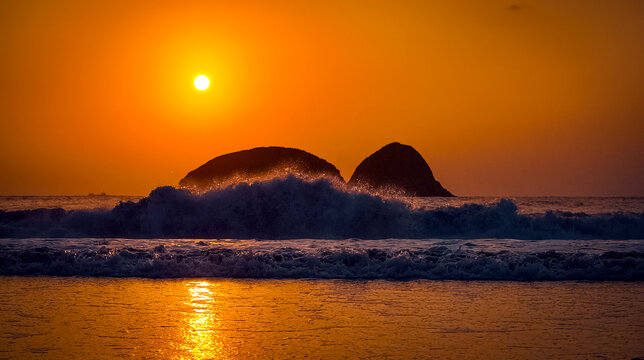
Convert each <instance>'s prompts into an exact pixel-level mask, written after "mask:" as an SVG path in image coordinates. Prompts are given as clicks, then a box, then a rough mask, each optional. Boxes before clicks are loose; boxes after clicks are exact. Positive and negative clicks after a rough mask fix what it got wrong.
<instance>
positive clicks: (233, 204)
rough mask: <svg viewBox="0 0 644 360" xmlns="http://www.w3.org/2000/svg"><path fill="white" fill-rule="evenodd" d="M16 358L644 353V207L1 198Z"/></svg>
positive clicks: (589, 202) (173, 194)
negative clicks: (643, 282)
mask: <svg viewBox="0 0 644 360" xmlns="http://www.w3.org/2000/svg"><path fill="white" fill-rule="evenodd" d="M0 276H2V277H0V289H1V294H0V314H1V315H0V316H1V318H0V320H1V321H0V323H1V324H2V328H1V329H0V330H1V331H0V358H3V357H9V358H22V357H39V356H42V357H47V358H50V357H57V358H74V357H76V358H88V357H93V358H100V357H103V358H111V357H133V358H141V357H143V358H146V357H147V358H159V357H160V358H262V359H263V358H304V357H308V358H320V357H322V358H366V357H377V358H480V357H484V358H539V359H541V358H543V359H549V358H610V359H613V358H633V357H638V356H640V357H641V356H644V347H643V346H642V344H644V328H643V325H642V324H644V321H643V320H644V319H643V318H642V316H643V315H642V314H643V312H642V310H644V309H642V304H643V303H644V302H643V300H644V297H643V295H644V286H642V280H644V198H636V197H635V198H580V197H576V198H571V197H516V198H493V197H469V198H464V197H459V198H402V197H396V198H391V197H389V198H388V197H378V196H373V195H371V194H365V193H354V192H351V191H347V190H343V189H338V188H337V187H336V186H334V185H333V184H331V183H329V182H327V181H324V180H321V181H314V182H305V181H301V180H298V179H294V178H286V179H274V180H272V181H268V182H263V183H256V184H253V185H247V184H246V185H240V186H236V187H231V188H226V189H220V190H215V191H211V192H209V193H206V194H192V193H189V192H187V191H184V190H180V189H174V188H170V187H163V188H159V189H156V190H154V191H152V193H151V194H150V195H149V196H145V197H115V196H87V197H68V196H66V197H2V198H0Z"/></svg>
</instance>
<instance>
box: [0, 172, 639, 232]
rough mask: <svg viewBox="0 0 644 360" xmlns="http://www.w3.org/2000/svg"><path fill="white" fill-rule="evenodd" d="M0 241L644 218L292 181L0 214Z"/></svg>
mask: <svg viewBox="0 0 644 360" xmlns="http://www.w3.org/2000/svg"><path fill="white" fill-rule="evenodd" d="M0 237H3V238H29V237H68V238H78V237H124V238H154V237H157V238H236V239H248V238H265V239H295V238H317V239H321V238H324V239H346V238H361V239H383V238H515V239H643V238H644V213H607V214H593V215H589V214H585V213H570V212H554V211H550V212H547V213H545V214H537V215H526V214H520V213H518V212H517V207H516V205H515V204H514V203H513V202H512V201H511V200H501V201H499V202H498V203H495V204H491V205H479V204H468V205H463V206H460V207H448V208H440V209H434V210H422V209H413V208H411V207H410V206H409V204H407V203H404V202H402V201H398V200H395V199H384V198H381V197H378V196H373V195H370V194H366V193H358V192H351V191H344V190H341V189H339V188H337V187H336V186H334V185H333V184H332V183H331V182H329V181H328V180H324V179H321V180H316V181H304V180H301V179H298V178H295V177H293V176H291V177H286V178H276V179H272V180H270V181H263V182H257V183H253V184H246V183H242V184H237V185H234V186H230V187H227V188H225V189H220V190H213V191H210V192H207V193H205V194H194V193H191V192H189V191H188V190H184V189H176V188H173V187H160V188H157V189H155V190H153V191H152V192H151V193H150V195H149V196H148V197H146V198H143V199H141V200H139V201H137V202H129V201H128V202H122V203H120V204H119V205H118V206H116V207H115V208H113V209H111V210H63V209H36V210H21V211H0Z"/></svg>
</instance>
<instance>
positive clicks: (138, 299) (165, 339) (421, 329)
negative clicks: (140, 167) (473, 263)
mask: <svg viewBox="0 0 644 360" xmlns="http://www.w3.org/2000/svg"><path fill="white" fill-rule="evenodd" d="M643 296H644V286H642V285H641V283H628V282H590V283H589V282H570V281H564V282H545V283H523V282H504V281H501V282H486V281H466V282H463V281H429V280H416V281H405V282H398V281H384V280H369V281H352V280H257V279H254V280H253V279H246V280H231V279H209V278H208V279H204V278H186V279H166V280H160V279H137V278H129V279H114V278H109V279H106V278H56V277H0V317H1V319H0V320H2V323H3V324H5V326H4V329H3V330H4V331H3V333H2V334H0V345H1V346H0V349H2V350H0V356H1V357H4V356H8V357H25V356H48V357H67V356H73V357H77V358H83V357H91V358H113V357H138V358H142V357H156V358H192V359H206V358H224V359H226V358H231V359H232V358H249V359H264V358H327V359H333V358H347V357H352V358H364V357H370V356H377V357H379V358H419V357H423V358H427V357H431V358H505V359H515V358H516V359H519V358H522V359H530V358H558V359H577V358H591V357H600V358H601V357H604V358H634V357H637V356H641V355H642V354H644V345H643V344H642V342H641V338H642V336H643V335H644V325H642V324H644V317H643V316H644V304H642V302H641V301H640V300H641V299H642V297H643Z"/></svg>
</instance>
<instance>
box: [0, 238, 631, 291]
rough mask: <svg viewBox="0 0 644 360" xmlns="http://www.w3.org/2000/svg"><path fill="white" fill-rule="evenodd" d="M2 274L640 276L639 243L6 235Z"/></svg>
mask: <svg viewBox="0 0 644 360" xmlns="http://www.w3.org/2000/svg"><path fill="white" fill-rule="evenodd" d="M0 274H2V275H59V276H116V277H130V276H137V277H202V276H205V277H249V278H350V279H372V278H386V279H467V280H639V281H641V280H644V241H641V240H630V241H614V240H595V241H582V240H577V241H575V240H564V241H562V240H559V241H553V240H539V241H525V240H511V239H479V240H462V239H461V240H444V239H432V240H415V239H385V240H359V239H347V240H317V239H315V240H313V239H297V240H281V241H275V240H273V241H267V240H263V241H259V240H207V239H203V240H195V239H180V240H179V239H3V240H0Z"/></svg>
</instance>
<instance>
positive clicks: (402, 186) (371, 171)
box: [349, 142, 454, 196]
mask: <svg viewBox="0 0 644 360" xmlns="http://www.w3.org/2000/svg"><path fill="white" fill-rule="evenodd" d="M349 185H353V186H361V187H366V188H367V189H370V190H374V191H399V192H402V193H404V194H406V195H410V196H454V195H452V194H451V193H450V192H449V191H447V190H445V188H443V186H441V184H440V183H439V182H438V181H436V179H435V178H434V174H432V170H431V169H430V168H429V165H427V162H425V159H423V157H422V156H421V155H420V154H419V153H418V151H416V149H414V148H413V147H411V146H409V145H403V144H399V143H397V142H395V143H391V144H389V145H386V146H385V147H383V148H382V149H380V150H378V151H376V152H375V153H373V154H371V155H370V156H369V157H367V158H366V159H364V160H363V161H362V162H361V163H360V165H358V167H357V168H356V170H355V171H354V173H353V176H351V180H349Z"/></svg>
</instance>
